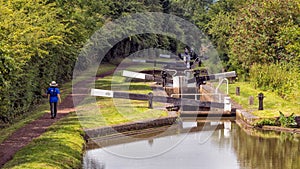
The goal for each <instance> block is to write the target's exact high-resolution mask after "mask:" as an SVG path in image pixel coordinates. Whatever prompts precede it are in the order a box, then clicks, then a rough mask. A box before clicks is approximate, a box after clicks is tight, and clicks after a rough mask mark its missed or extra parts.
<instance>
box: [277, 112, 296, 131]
mask: <svg viewBox="0 0 300 169" xmlns="http://www.w3.org/2000/svg"><path fill="white" fill-rule="evenodd" d="M279 113H280V116H279V118H278V122H279V124H280V126H282V127H293V126H295V125H297V123H296V120H295V115H294V113H292V114H291V115H290V116H288V117H285V116H284V114H283V113H282V112H281V111H280V112H279Z"/></svg>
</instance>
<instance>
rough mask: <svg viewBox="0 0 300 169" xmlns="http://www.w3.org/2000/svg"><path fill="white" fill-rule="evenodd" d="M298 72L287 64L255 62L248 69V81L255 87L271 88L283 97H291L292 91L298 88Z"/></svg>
mask: <svg viewBox="0 0 300 169" xmlns="http://www.w3.org/2000/svg"><path fill="white" fill-rule="evenodd" d="M298 77H299V73H298V71H297V69H296V68H295V66H293V65H289V64H271V65H259V64H255V65H253V66H252V67H251V69H250V82H251V84H252V85H253V86H254V87H255V88H260V89H262V90H271V91H273V92H275V93H277V94H278V95H279V96H280V97H282V98H284V99H291V98H293V92H294V91H298V90H299V86H297V85H298V82H297V81H299V79H297V78H298Z"/></svg>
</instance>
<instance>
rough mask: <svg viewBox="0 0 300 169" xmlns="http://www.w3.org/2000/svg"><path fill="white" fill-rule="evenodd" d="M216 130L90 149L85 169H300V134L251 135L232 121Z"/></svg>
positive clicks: (217, 127)
mask: <svg viewBox="0 0 300 169" xmlns="http://www.w3.org/2000/svg"><path fill="white" fill-rule="evenodd" d="M191 125H193V124H191ZM210 125H211V127H210V128H209V129H205V130H190V131H189V132H177V134H176V132H175V134H171V135H168V134H166V135H165V136H159V137H157V138H152V137H151V138H150V137H149V138H148V139H147V138H146V139H142V140H139V141H133V142H126V143H124V142H123V143H122V144H116V143H114V144H113V145H108V146H105V147H102V148H96V149H95V148H92V149H88V150H87V151H86V154H85V156H84V160H83V168H85V169H93V168H97V169H299V168H300V142H299V141H300V138H299V134H289V133H277V132H273V131H272V132H262V131H257V130H245V129H242V128H240V127H239V126H238V125H236V124H235V123H230V122H226V123H217V124H216V123H214V124H213V123H211V124H210ZM214 126H215V127H214ZM220 126H221V127H220ZM190 127H193V126H190ZM185 128H189V126H188V125H187V126H185ZM120 142H121V141H120Z"/></svg>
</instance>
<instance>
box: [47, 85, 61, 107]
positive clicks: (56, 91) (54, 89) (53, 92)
mask: <svg viewBox="0 0 300 169" xmlns="http://www.w3.org/2000/svg"><path fill="white" fill-rule="evenodd" d="M47 94H49V95H50V99H49V102H50V103H56V102H58V96H57V95H58V94H60V91H59V89H58V88H57V87H49V88H48V90H47Z"/></svg>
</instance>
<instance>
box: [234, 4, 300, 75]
mask: <svg viewBox="0 0 300 169" xmlns="http://www.w3.org/2000/svg"><path fill="white" fill-rule="evenodd" d="M299 17H300V5H299V0H251V1H248V2H247V3H246V4H245V5H244V7H243V8H241V9H240V10H239V11H238V13H237V15H236V20H235V22H234V24H235V27H234V29H233V30H232V33H231V35H230V39H229V57H230V62H231V64H232V65H234V66H236V67H237V68H240V69H241V70H244V71H245V72H246V73H247V72H249V69H250V67H251V66H252V65H253V64H254V63H261V64H271V63H278V62H292V61H295V60H298V59H297V58H299V48H298V44H299V40H297V38H296V37H295V35H294V34H295V33H296V34H297V32H298V33H299V21H300V20H299ZM298 65H299V62H298Z"/></svg>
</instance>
